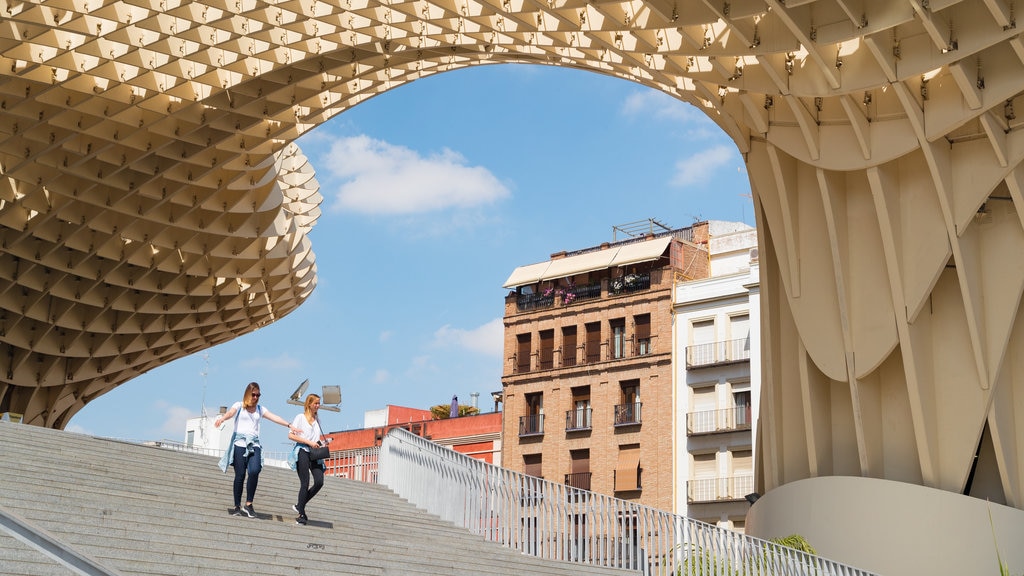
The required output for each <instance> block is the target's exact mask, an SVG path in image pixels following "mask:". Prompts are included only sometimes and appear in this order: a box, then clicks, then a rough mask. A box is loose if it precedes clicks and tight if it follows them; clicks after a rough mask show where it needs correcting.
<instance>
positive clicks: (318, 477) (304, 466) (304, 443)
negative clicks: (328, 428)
mask: <svg viewBox="0 0 1024 576" xmlns="http://www.w3.org/2000/svg"><path fill="white" fill-rule="evenodd" d="M319 410H320V397H319V396H317V395H316V394H310V395H309V396H306V406H305V410H303V411H302V414H299V415H297V416H295V419H294V420H292V425H291V430H290V432H289V433H288V439H289V440H292V441H293V442H295V447H294V448H292V456H291V457H290V458H289V459H288V462H289V464H291V465H292V469H293V470H295V471H296V472H298V474H299V498H298V503H297V504H295V505H294V506H292V510H295V511H296V512H298V513H299V516H298V518H296V519H295V523H296V524H305V523H306V522H308V521H309V519H308V518H307V517H306V503H307V502H309V501H310V500H312V499H313V496H316V493H317V492H319V491H320V489H321V488H323V486H324V469H325V468H326V466H324V461H323V460H317V461H314V462H310V458H309V449H310V448H315V447H317V446H321V445H323V444H326V441H325V440H324V431H323V430H322V429H321V428H320V420H319V419H318V418H317V412H318V411H319ZM310 474H312V475H313V485H312V486H310V485H309V476H310Z"/></svg>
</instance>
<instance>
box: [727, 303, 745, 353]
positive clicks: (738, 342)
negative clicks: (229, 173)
mask: <svg viewBox="0 0 1024 576" xmlns="http://www.w3.org/2000/svg"><path fill="white" fill-rule="evenodd" d="M728 354H729V356H728V360H745V359H747V358H750V315H749V314H741V315H737V316H731V317H730V318H729V346H728Z"/></svg>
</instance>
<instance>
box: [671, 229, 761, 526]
mask: <svg viewBox="0 0 1024 576" xmlns="http://www.w3.org/2000/svg"><path fill="white" fill-rule="evenodd" d="M709 234H710V240H709V248H710V258H711V277H710V278H707V279H704V280H695V281H689V282H679V283H677V284H676V285H675V287H674V291H673V315H674V316H673V338H674V342H673V351H674V359H673V366H674V368H675V370H674V374H673V375H674V378H675V382H674V386H673V388H674V390H675V394H674V404H675V405H674V418H673V421H674V427H673V435H674V442H673V446H674V454H673V459H674V467H675V473H674V478H675V481H676V486H675V494H674V502H673V511H674V512H675V513H677V514H682V515H686V516H689V517H692V518H696V519H699V520H702V521H705V522H708V523H711V524H716V525H718V526H722V527H726V528H731V529H735V530H738V531H743V529H744V526H745V517H746V513H747V510H748V509H749V507H750V504H749V503H748V501H747V499H746V496H747V495H748V494H752V493H753V492H754V491H755V490H754V486H755V484H754V447H755V446H756V430H757V415H758V411H759V408H760V407H759V396H760V290H759V275H758V274H759V270H758V262H757V234H756V230H755V229H754V228H751V227H749V226H746V225H743V224H739V223H733V222H714V221H712V222H711V223H710V230H709Z"/></svg>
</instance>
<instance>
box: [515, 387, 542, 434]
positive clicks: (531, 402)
mask: <svg viewBox="0 0 1024 576" xmlns="http://www.w3.org/2000/svg"><path fill="white" fill-rule="evenodd" d="M524 399H525V400H526V415H525V416H522V417H520V418H519V435H520V436H531V435H534V434H543V433H544V395H543V394H542V393H540V392H534V393H532V394H526V395H525V396H524Z"/></svg>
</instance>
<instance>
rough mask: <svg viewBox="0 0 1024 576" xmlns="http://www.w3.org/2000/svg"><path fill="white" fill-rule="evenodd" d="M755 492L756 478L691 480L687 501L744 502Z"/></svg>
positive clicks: (749, 476)
mask: <svg viewBox="0 0 1024 576" xmlns="http://www.w3.org/2000/svg"><path fill="white" fill-rule="evenodd" d="M753 491H754V476H753V475H752V474H745V475H742V476H730V477H726V478H703V479H700V480H689V481H687V483H686V501H687V502H689V503H691V504H692V503H695V502H721V501H725V500H743V499H744V497H745V496H746V495H747V494H750V493H751V492H753Z"/></svg>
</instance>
